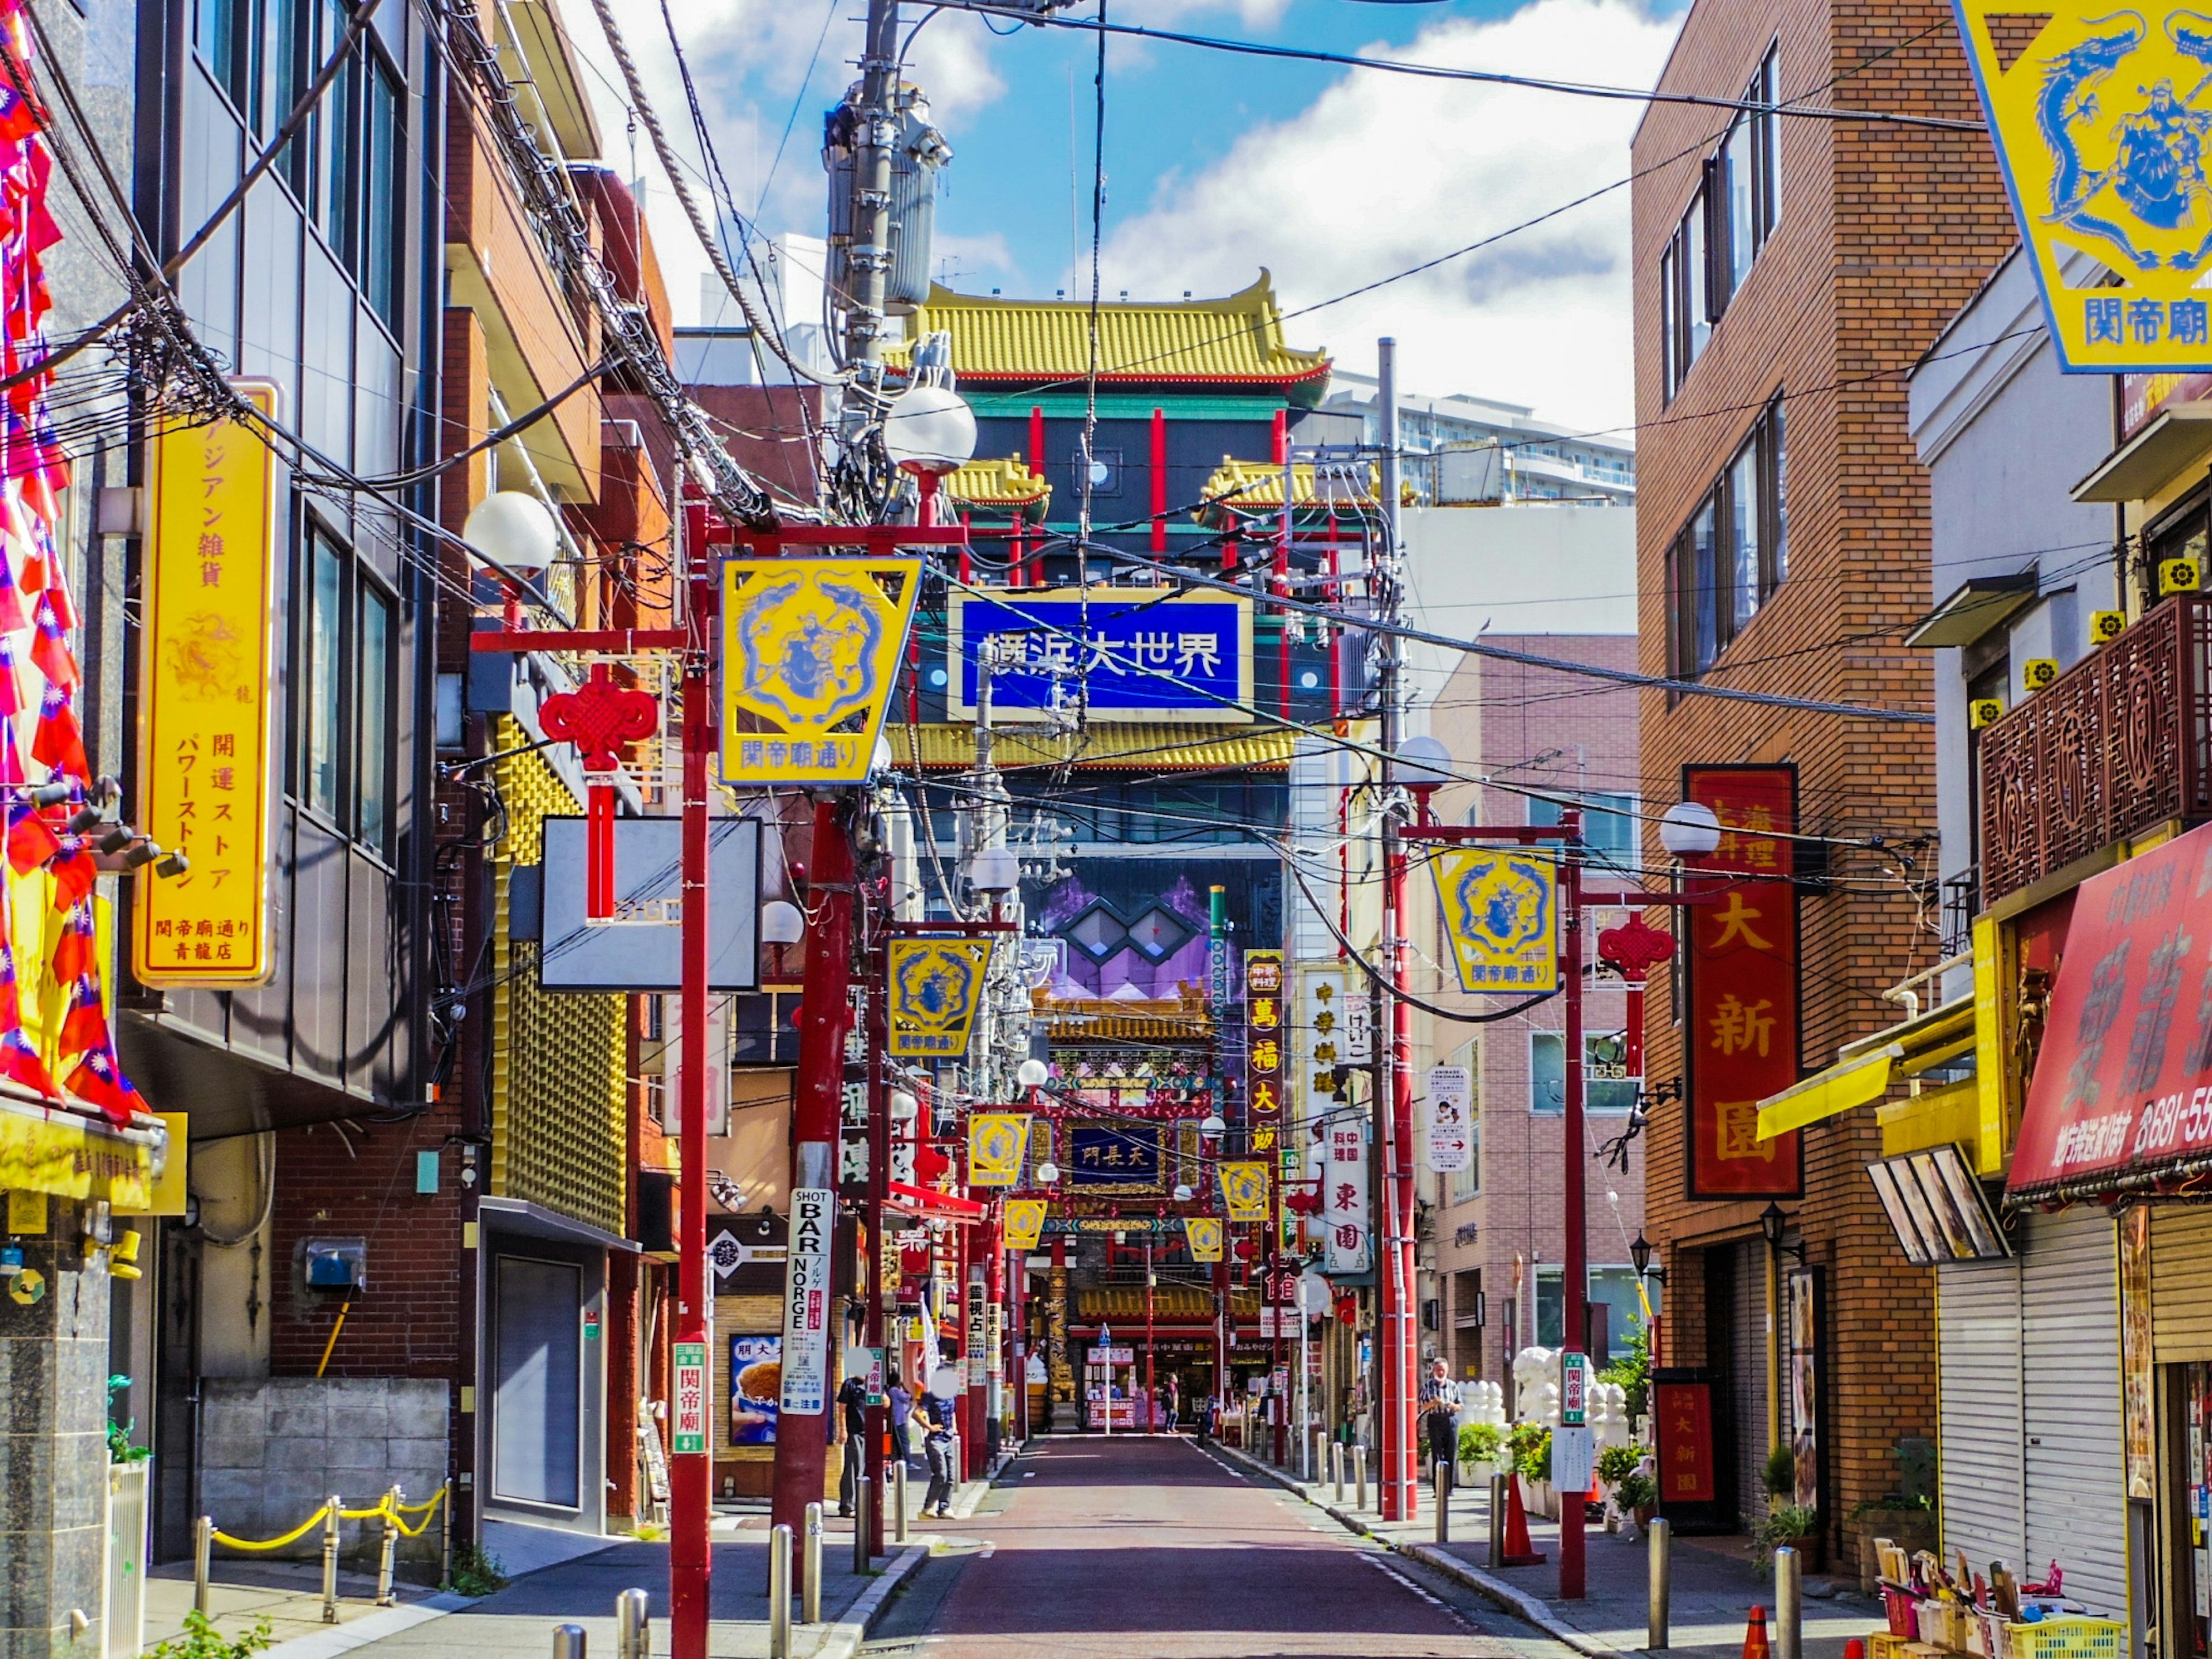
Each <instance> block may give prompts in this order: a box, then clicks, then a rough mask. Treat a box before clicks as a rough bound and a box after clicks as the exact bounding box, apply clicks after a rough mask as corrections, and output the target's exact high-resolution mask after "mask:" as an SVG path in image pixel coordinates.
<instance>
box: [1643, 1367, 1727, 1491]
mask: <svg viewBox="0 0 2212 1659" xmlns="http://www.w3.org/2000/svg"><path fill="white" fill-rule="evenodd" d="M1651 1412H1652V1416H1653V1419H1654V1420H1655V1422H1656V1425H1657V1433H1658V1439H1659V1503H1660V1506H1661V1507H1662V1509H1663V1508H1665V1507H1666V1506H1668V1505H1669V1504H1710V1503H1711V1502H1713V1501H1714V1499H1715V1498H1717V1497H1718V1496H1719V1492H1718V1490H1717V1487H1716V1486H1715V1485H1714V1483H1713V1391H1712V1385H1711V1383H1653V1384H1652V1385H1651Z"/></svg>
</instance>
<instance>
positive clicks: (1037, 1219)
mask: <svg viewBox="0 0 2212 1659" xmlns="http://www.w3.org/2000/svg"><path fill="white" fill-rule="evenodd" d="M1050 1207H1051V1206H1049V1205H1048V1204H1047V1203H1046V1202H1045V1200H1043V1199H1041V1198H1010V1199H1008V1200H1006V1216H1005V1218H1004V1219H1003V1220H1002V1221H1001V1222H1000V1232H1001V1234H1002V1236H1003V1237H1004V1239H1005V1242H1006V1248H1007V1249H1010V1250H1012V1251H1014V1252H1016V1253H1017V1254H1018V1255H1028V1254H1029V1253H1030V1251H1031V1250H1034V1249H1036V1247H1037V1240H1039V1239H1040V1238H1042V1237H1044V1216H1045V1212H1046V1211H1047V1210H1048V1209H1049V1208H1050Z"/></svg>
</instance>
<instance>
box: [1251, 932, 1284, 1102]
mask: <svg viewBox="0 0 2212 1659" xmlns="http://www.w3.org/2000/svg"><path fill="white" fill-rule="evenodd" d="M1244 1030H1245V1040H1244V1105H1245V1109H1246V1110H1247V1111H1249V1113H1250V1114H1251V1115H1252V1116H1254V1117H1255V1118H1267V1119H1272V1118H1273V1117H1276V1116H1277V1115H1279V1114H1280V1113H1281V1111H1282V1109H1283V953H1282V952H1281V951H1246V952H1245V953H1244Z"/></svg>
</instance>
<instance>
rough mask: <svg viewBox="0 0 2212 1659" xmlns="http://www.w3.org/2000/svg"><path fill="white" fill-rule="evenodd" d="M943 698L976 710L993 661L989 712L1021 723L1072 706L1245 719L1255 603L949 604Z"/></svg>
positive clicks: (996, 599) (1092, 597)
mask: <svg viewBox="0 0 2212 1659" xmlns="http://www.w3.org/2000/svg"><path fill="white" fill-rule="evenodd" d="M946 651H947V662H946V667H947V669H948V671H950V673H951V684H950V685H949V686H948V687H947V688H946V700H947V701H948V702H950V703H951V705H952V708H951V712H952V713H953V714H954V715H955V717H956V718H961V719H965V718H967V717H969V716H971V715H973V714H974V713H975V694H976V679H977V665H978V663H979V662H980V661H981V659H982V658H983V657H984V656H985V654H986V653H987V654H988V656H989V659H990V661H991V665H992V667H991V708H992V712H993V713H994V714H1001V715H1004V716H1006V717H1007V718H1009V719H1014V720H1018V719H1020V718H1022V716H1023V715H1024V714H1030V715H1042V714H1044V713H1046V712H1047V711H1048V710H1051V709H1053V708H1060V707H1066V708H1073V707H1074V705H1075V702H1076V697H1077V690H1078V683H1079V682H1080V685H1081V690H1082V695H1083V698H1084V702H1085V706H1086V708H1088V710H1089V713H1090V717H1091V719H1092V720H1218V721H1224V722H1243V721H1249V720H1250V719H1251V718H1252V716H1251V715H1250V714H1249V712H1247V711H1248V709H1249V706H1250V703H1251V701H1252V609H1251V604H1250V601H1249V600H1246V599H1235V598H1231V597H1229V596H1227V595H1224V594H1217V593H1210V592H1198V593H1176V592H1172V591H1171V590H1165V589H1158V588H1127V587H1094V588H1092V589H1091V591H1090V592H1089V593H1088V594H1087V595H1086V594H1085V593H1083V592H1080V591H1079V590H1078V589H1074V588H1066V589H1060V588H1053V589H1045V590H1040V591H1023V592H994V593H962V592H955V593H954V594H953V595H952V598H951V618H950V625H949V627H948V629H947V634H946Z"/></svg>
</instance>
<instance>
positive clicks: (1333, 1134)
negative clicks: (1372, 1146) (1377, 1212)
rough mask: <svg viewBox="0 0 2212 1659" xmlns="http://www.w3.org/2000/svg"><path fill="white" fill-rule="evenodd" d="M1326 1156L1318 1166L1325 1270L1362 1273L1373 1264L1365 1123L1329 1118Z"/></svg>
mask: <svg viewBox="0 0 2212 1659" xmlns="http://www.w3.org/2000/svg"><path fill="white" fill-rule="evenodd" d="M1324 1144H1325V1145H1326V1146H1327V1147H1328V1157H1327V1158H1325V1159H1324V1160H1323V1161H1322V1166H1321V1200H1322V1203H1321V1213H1322V1224H1323V1225H1324V1227H1325V1228H1326V1230H1327V1231H1326V1233H1325V1235H1324V1237H1325V1246H1326V1251H1327V1254H1326V1256H1325V1258H1324V1259H1325V1261H1326V1263H1327V1271H1328V1272H1330V1273H1365V1272H1366V1271H1367V1270H1368V1269H1369V1268H1370V1267H1372V1266H1373V1265H1374V1259H1373V1257H1372V1256H1371V1255H1370V1253H1369V1249H1368V1246H1369V1242H1370V1234H1371V1231H1372V1228H1371V1225H1370V1217H1369V1215H1368V1212H1367V1203H1368V1200H1367V1191H1368V1188H1367V1127H1366V1126H1365V1125H1364V1124H1363V1123H1361V1122H1359V1121H1358V1120H1357V1119H1352V1120H1346V1119H1344V1118H1332V1119H1330V1120H1328V1139H1327V1141H1326V1142H1325V1143H1324Z"/></svg>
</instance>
